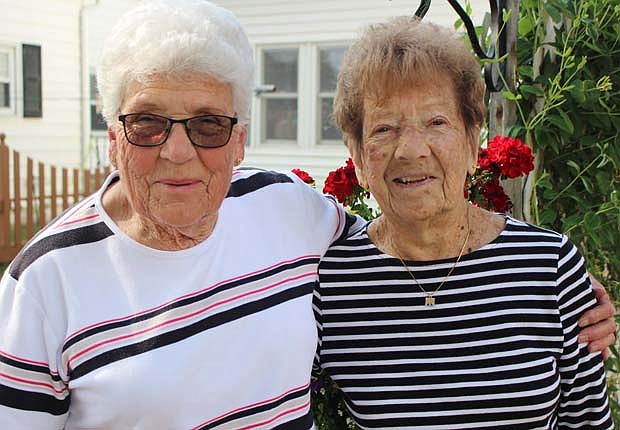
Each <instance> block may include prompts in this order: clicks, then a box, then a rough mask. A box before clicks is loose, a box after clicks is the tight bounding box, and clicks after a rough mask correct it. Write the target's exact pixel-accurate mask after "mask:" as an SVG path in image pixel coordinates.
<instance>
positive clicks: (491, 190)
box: [482, 178, 512, 213]
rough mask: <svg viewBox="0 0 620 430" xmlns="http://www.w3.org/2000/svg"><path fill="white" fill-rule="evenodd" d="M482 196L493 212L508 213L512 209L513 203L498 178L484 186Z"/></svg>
mask: <svg viewBox="0 0 620 430" xmlns="http://www.w3.org/2000/svg"><path fill="white" fill-rule="evenodd" d="M482 195H483V196H484V203H485V206H486V207H487V208H489V209H491V210H494V211H496V212H501V213H506V212H508V211H510V209H512V202H511V201H510V198H509V197H508V195H506V193H505V192H504V188H503V187H502V185H501V184H500V183H499V179H497V178H495V179H493V180H492V181H489V182H486V183H485V184H484V185H482Z"/></svg>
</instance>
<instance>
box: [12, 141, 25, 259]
mask: <svg viewBox="0 0 620 430" xmlns="http://www.w3.org/2000/svg"><path fill="white" fill-rule="evenodd" d="M20 161H21V160H20V157H19V152H17V151H13V214H14V221H13V231H14V235H15V246H17V247H21V245H22V243H23V241H22V190H21V188H22V187H21V183H22V181H21V175H20V165H19V164H20Z"/></svg>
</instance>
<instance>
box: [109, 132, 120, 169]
mask: <svg viewBox="0 0 620 430" xmlns="http://www.w3.org/2000/svg"><path fill="white" fill-rule="evenodd" d="M108 139H109V140H110V146H109V147H108V158H109V159H110V163H111V164H112V166H113V167H114V168H115V169H118V165H117V164H116V155H117V154H118V139H117V135H116V131H115V130H114V127H112V126H108Z"/></svg>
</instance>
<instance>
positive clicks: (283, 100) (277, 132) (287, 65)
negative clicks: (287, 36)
mask: <svg viewBox="0 0 620 430" xmlns="http://www.w3.org/2000/svg"><path fill="white" fill-rule="evenodd" d="M262 60H263V61H262V64H263V66H262V83H263V84H265V85H275V91H273V92H265V93H262V94H261V96H260V97H261V99H262V101H261V117H262V121H261V123H262V131H261V141H262V142H269V143H290V142H294V141H296V140H297V96H298V77H297V74H298V72H299V49H298V48H268V49H263V51H262Z"/></svg>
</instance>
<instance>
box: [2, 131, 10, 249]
mask: <svg viewBox="0 0 620 430" xmlns="http://www.w3.org/2000/svg"><path fill="white" fill-rule="evenodd" d="M0 172H2V173H1V174H0V221H1V225H0V246H2V245H8V244H9V243H10V239H11V219H10V214H11V198H10V196H9V147H8V146H6V145H5V144H4V135H0Z"/></svg>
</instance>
